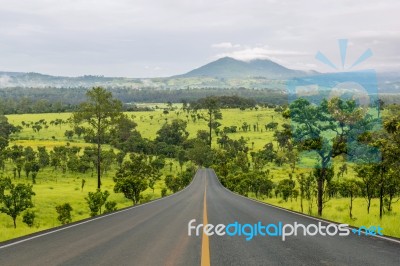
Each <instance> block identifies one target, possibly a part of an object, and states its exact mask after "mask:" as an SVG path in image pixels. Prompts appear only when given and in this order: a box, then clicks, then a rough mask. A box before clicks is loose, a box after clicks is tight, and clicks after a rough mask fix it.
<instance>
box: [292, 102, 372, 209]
mask: <svg viewBox="0 0 400 266" xmlns="http://www.w3.org/2000/svg"><path fill="white" fill-rule="evenodd" d="M284 117H286V118H289V117H290V118H291V119H292V123H293V126H294V131H293V140H294V142H295V144H296V145H297V147H299V150H300V151H315V152H316V153H317V155H318V156H319V162H318V165H317V166H316V168H319V170H318V171H315V172H314V176H315V178H316V180H317V191H318V193H317V204H318V215H319V216H321V215H322V209H323V196H324V195H323V193H324V184H325V182H326V181H328V177H329V176H330V171H331V169H332V166H331V159H332V158H333V157H335V156H338V155H341V154H348V155H349V156H352V155H357V154H358V153H355V154H352V151H351V150H350V149H349V147H351V145H349V143H351V144H352V143H355V142H356V139H357V135H359V134H361V133H364V132H366V131H368V130H370V129H371V128H372V126H373V123H372V122H373V119H372V117H371V116H370V115H368V114H366V113H365V111H364V109H362V108H361V107H358V106H357V104H356V102H355V101H354V100H346V101H345V100H342V99H340V98H337V97H335V98H332V99H330V100H329V101H328V100H326V99H324V100H322V102H321V103H320V104H319V105H314V104H311V103H310V102H309V101H308V100H306V99H304V98H299V99H297V100H296V101H294V102H292V103H291V104H290V108H289V111H285V112H284Z"/></svg>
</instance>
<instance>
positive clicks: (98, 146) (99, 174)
mask: <svg viewBox="0 0 400 266" xmlns="http://www.w3.org/2000/svg"><path fill="white" fill-rule="evenodd" d="M100 125H101V119H100V118H99V119H98V128H97V188H98V189H100V187H101V167H100V161H101V150H100V148H101V143H100V142H101V141H100V128H101V127H100Z"/></svg>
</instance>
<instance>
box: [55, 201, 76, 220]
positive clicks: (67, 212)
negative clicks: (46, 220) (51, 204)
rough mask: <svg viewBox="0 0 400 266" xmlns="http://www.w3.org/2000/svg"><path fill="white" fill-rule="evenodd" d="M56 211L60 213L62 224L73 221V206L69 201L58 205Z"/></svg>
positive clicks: (59, 218) (59, 217)
mask: <svg viewBox="0 0 400 266" xmlns="http://www.w3.org/2000/svg"><path fill="white" fill-rule="evenodd" d="M56 211H57V213H58V217H57V219H58V220H59V221H60V222H61V224H68V223H70V222H71V221H72V217H71V211H72V207H71V205H70V204H69V203H64V204H61V205H58V206H56Z"/></svg>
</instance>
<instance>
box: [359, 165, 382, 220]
mask: <svg viewBox="0 0 400 266" xmlns="http://www.w3.org/2000/svg"><path fill="white" fill-rule="evenodd" d="M354 170H355V171H356V173H357V177H359V178H361V181H362V183H361V190H362V195H364V198H365V200H366V201H367V213H369V209H370V207H371V200H372V198H373V197H374V196H375V195H376V186H377V185H378V183H377V181H378V180H377V175H376V171H375V167H374V166H373V165H371V164H366V165H358V166H356V167H355V168H354Z"/></svg>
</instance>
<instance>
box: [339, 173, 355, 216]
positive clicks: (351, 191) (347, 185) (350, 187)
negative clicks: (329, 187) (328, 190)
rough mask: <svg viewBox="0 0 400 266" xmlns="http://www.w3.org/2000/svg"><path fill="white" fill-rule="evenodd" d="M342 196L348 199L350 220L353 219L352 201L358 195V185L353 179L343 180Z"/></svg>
mask: <svg viewBox="0 0 400 266" xmlns="http://www.w3.org/2000/svg"><path fill="white" fill-rule="evenodd" d="M341 188H342V193H341V194H342V196H344V197H349V198H350V204H349V214H350V219H352V218H353V213H352V211H353V201H354V198H355V197H356V196H358V195H359V194H360V183H359V182H358V181H357V180H354V179H345V180H344V181H343V182H342V184H341Z"/></svg>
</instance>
